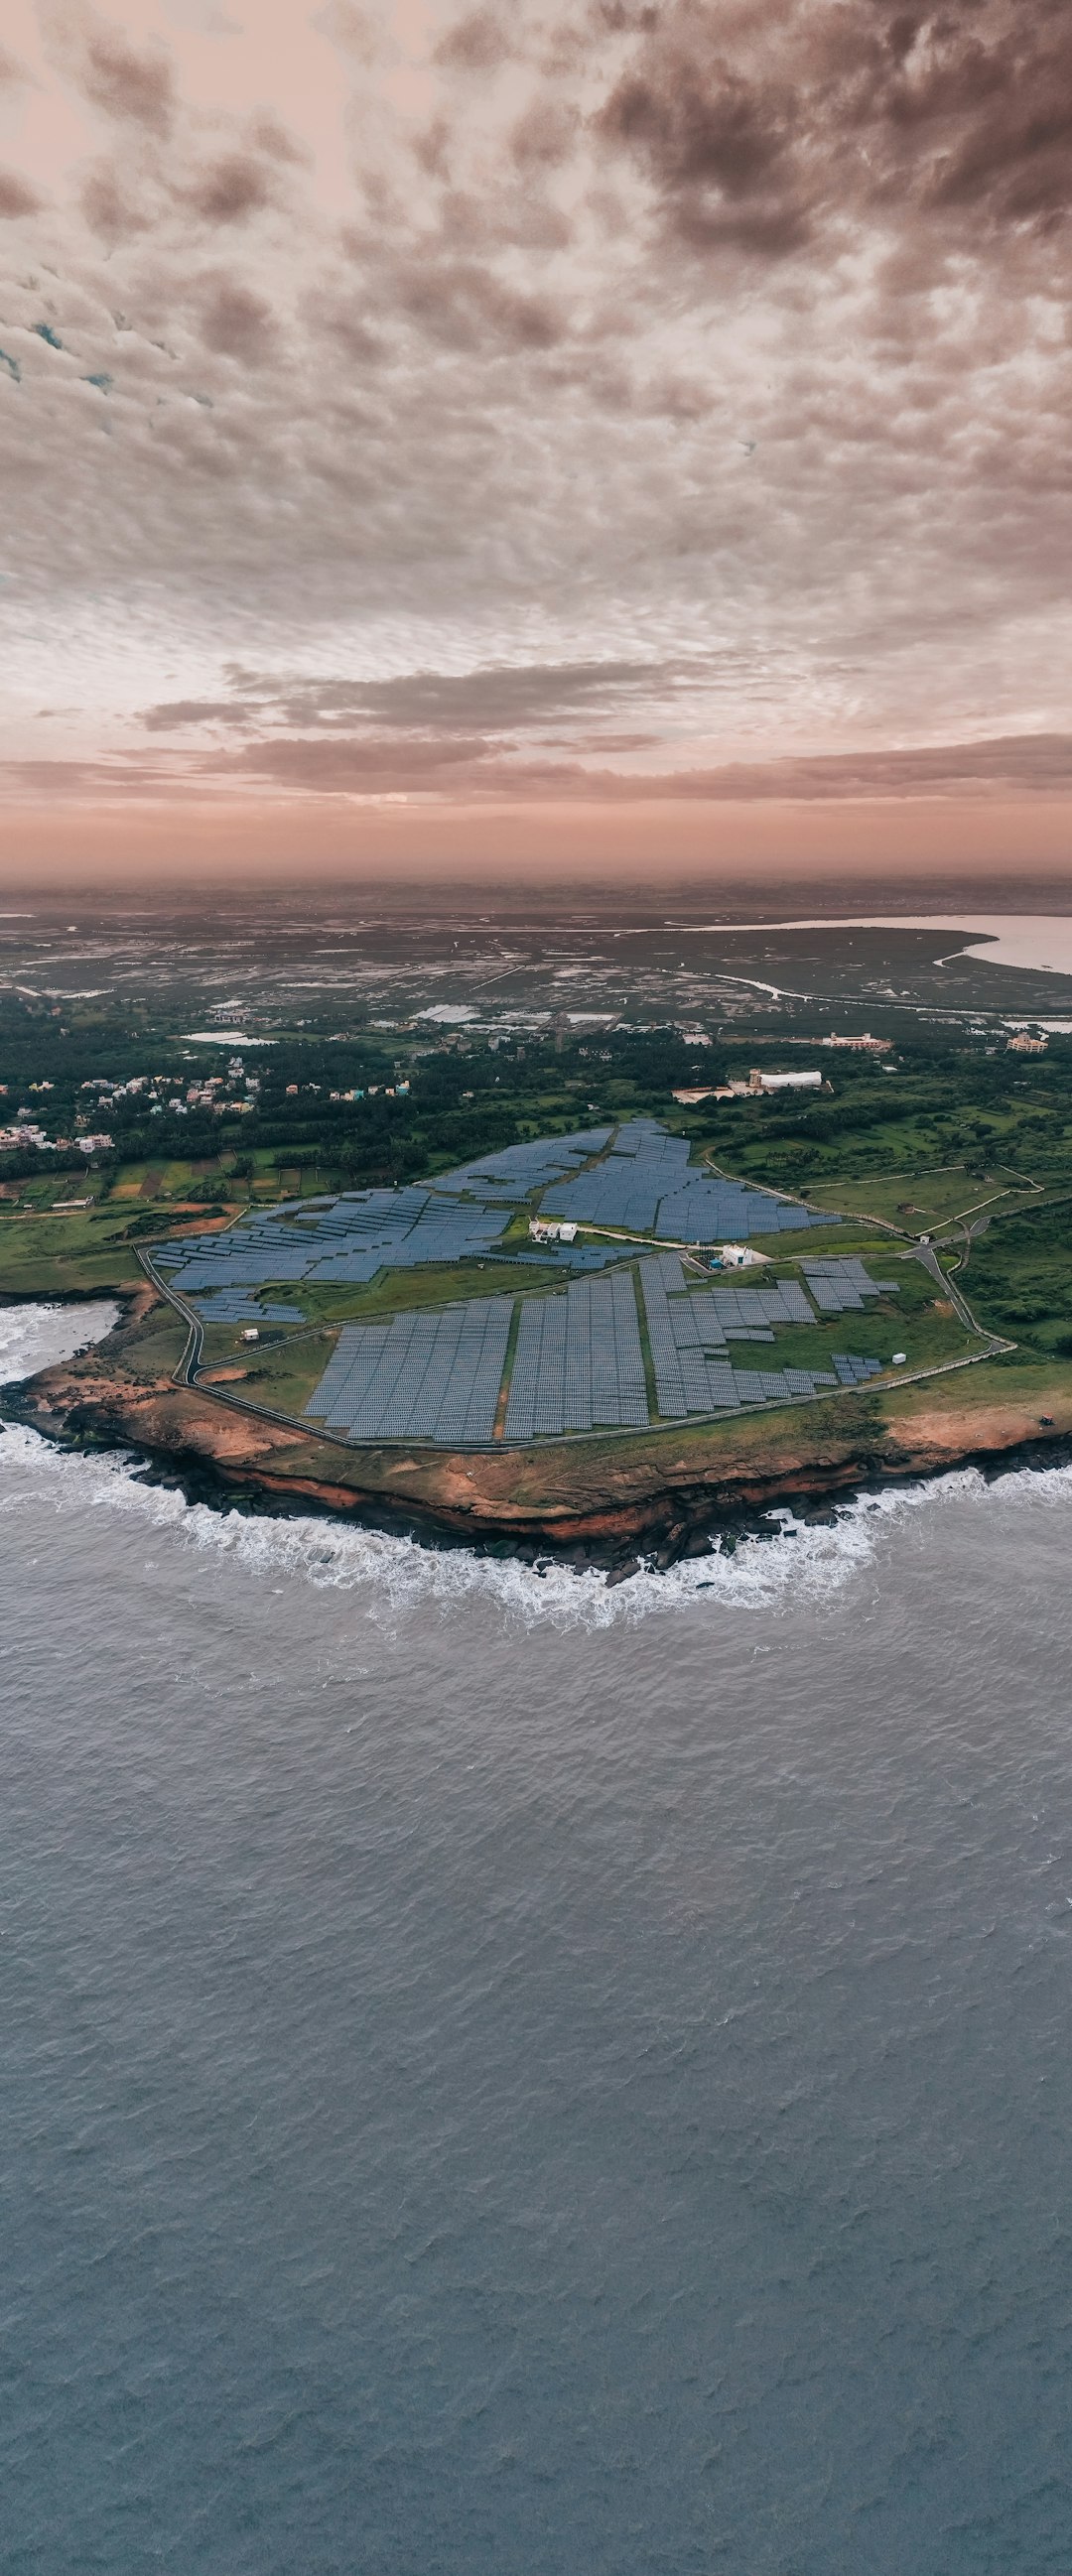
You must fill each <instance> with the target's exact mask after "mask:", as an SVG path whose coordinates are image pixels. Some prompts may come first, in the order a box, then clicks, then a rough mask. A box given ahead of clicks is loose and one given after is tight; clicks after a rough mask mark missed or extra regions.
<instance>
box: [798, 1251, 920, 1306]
mask: <svg viewBox="0 0 1072 2576" xmlns="http://www.w3.org/2000/svg"><path fill="white" fill-rule="evenodd" d="M800 1266H801V1269H802V1270H803V1272H804V1276H805V1278H806V1280H807V1283H808V1286H809V1288H810V1290H811V1293H812V1296H813V1297H814V1299H815V1303H816V1305H817V1306H818V1308H819V1312H820V1314H822V1315H845V1314H862V1313H863V1311H864V1298H865V1297H881V1296H883V1295H885V1296H890V1297H896V1295H897V1293H898V1282H897V1280H896V1279H869V1278H868V1275H867V1272H866V1270H865V1269H864V1265H863V1262H862V1261H860V1260H858V1259H857V1258H855V1256H854V1257H852V1258H851V1259H850V1258H846V1259H844V1260H841V1261H802V1262H801V1265H800Z"/></svg>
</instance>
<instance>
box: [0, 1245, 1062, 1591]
mask: <svg viewBox="0 0 1072 2576" xmlns="http://www.w3.org/2000/svg"><path fill="white" fill-rule="evenodd" d="M123 1303H124V1309H125V1311H124V1312H123V1314H122V1317H121V1320H120V1322H119V1323H118V1324H117V1326H116V1327H115V1328H114V1330H113V1331H112V1332H111V1333H110V1334H109V1335H108V1336H107V1337H106V1339H105V1340H104V1341H102V1342H100V1343H98V1344H97V1345H95V1347H94V1348H92V1349H91V1350H89V1351H87V1352H86V1353H84V1354H83V1355H81V1356H80V1357H79V1358H76V1359H73V1360H69V1361H64V1362H61V1363H59V1364H58V1365H54V1366H52V1367H49V1368H46V1369H43V1370H41V1371H39V1372H38V1373H37V1375H36V1376H34V1377H31V1378H29V1379H27V1380H25V1381H23V1382H22V1383H19V1384H16V1385H13V1386H9V1387H7V1388H5V1389H4V1390H3V1391H2V1394H0V1413H2V1414H3V1415H4V1416H6V1418H7V1419H8V1420H11V1421H19V1422H22V1423H24V1424H26V1425H28V1426H29V1427H31V1428H33V1429H34V1430H36V1431H39V1432H41V1433H43V1434H44V1435H45V1436H46V1437H48V1438H49V1439H52V1440H55V1441H57V1442H59V1443H61V1444H62V1445H64V1446H66V1447H70V1448H74V1449H101V1448H107V1449H112V1450H115V1449H124V1450H127V1451H130V1452H132V1453H133V1454H135V1455H136V1456H137V1457H138V1458H139V1459H140V1460H141V1461H142V1462H143V1464H144V1470H145V1473H146V1474H147V1475H148V1476H149V1477H151V1478H152V1479H154V1480H155V1481H157V1482H160V1483H162V1484H167V1485H170V1486H172V1487H176V1488H178V1489H180V1490H181V1491H182V1492H183V1493H184V1494H185V1495H186V1496H187V1498H188V1499H190V1500H196V1501H199V1502H204V1503H208V1504H210V1505H211V1506H212V1507H214V1508H217V1509H230V1510H234V1509H238V1510H240V1511H245V1512H250V1513H268V1514H271V1515H273V1516H277V1517H279V1516H295V1515H299V1514H301V1515H308V1514H318V1513H320V1514H323V1515H324V1517H326V1518H331V1519H338V1518H342V1519H349V1520H354V1521H358V1522H360V1523H362V1524H364V1525H366V1526H368V1527H371V1528H376V1529H380V1530H390V1531H394V1532H396V1533H398V1534H404V1535H409V1536H412V1537H414V1538H416V1539H418V1540H420V1541H421V1542H422V1543H424V1544H427V1545H432V1546H436V1547H454V1546H457V1547H464V1548H467V1549H469V1550H475V1551H476V1552H478V1553H480V1554H483V1555H489V1556H500V1557H504V1556H512V1557H519V1558H522V1559H523V1560H525V1561H526V1562H529V1563H538V1562H539V1561H540V1560H541V1559H547V1560H554V1561H556V1562H559V1563H566V1564H572V1565H574V1566H577V1567H584V1568H590V1569H598V1570H601V1571H603V1572H604V1573H605V1574H606V1575H607V1577H608V1579H610V1580H611V1581H621V1580H623V1579H624V1578H625V1577H626V1576H628V1575H629V1574H630V1573H632V1572H633V1571H634V1570H635V1569H636V1568H637V1566H638V1565H639V1564H640V1563H641V1562H643V1563H645V1564H648V1565H651V1564H654V1565H656V1566H658V1567H668V1566H670V1565H672V1564H675V1563H676V1562H678V1561H679V1560H680V1559H682V1558H684V1557H688V1556H696V1555H703V1554H705V1553H706V1552H707V1550H708V1549H709V1547H710V1545H711V1543H712V1541H713V1540H716V1539H718V1540H721V1542H722V1544H723V1545H730V1546H732V1545H733V1544H734V1543H735V1542H736V1541H737V1540H738V1539H740V1538H743V1537H746V1536H748V1537H752V1536H760V1535H764V1536H769V1535H770V1534H771V1531H772V1522H771V1515H772V1514H773V1513H776V1512H778V1511H779V1510H782V1509H789V1510H791V1511H792V1513H793V1514H794V1516H795V1517H797V1518H799V1519H801V1520H804V1521H809V1520H810V1521H814V1520H817V1519H829V1518H830V1516H831V1513H832V1512H833V1511H835V1510H836V1509H837V1507H838V1506H839V1505H840V1504H844V1503H845V1502H846V1501H848V1500H849V1499H851V1498H853V1497H856V1496H859V1495H866V1494H868V1493H879V1492H883V1491H887V1490H889V1488H890V1486H891V1485H893V1484H895V1483H904V1482H908V1481H917V1480H918V1479H920V1478H921V1477H926V1476H934V1475H940V1474H942V1473H948V1472H951V1471H954V1470H956V1469H958V1468H963V1467H975V1468H978V1469H979V1470H981V1472H982V1473H984V1474H985V1475H998V1474H1001V1473H1004V1472H1007V1471H1008V1470H1009V1469H1011V1468H1014V1467H1023V1466H1027V1467H1038V1466H1056V1465H1063V1464H1066V1463H1068V1462H1069V1461H1070V1460H1072V1371H1070V1370H1067V1369H1063V1370H1061V1371H1060V1372H1058V1373H1056V1374H1055V1375H1053V1376H1052V1378H1051V1377H1047V1376H1045V1375H1044V1373H1043V1372H1041V1371H1035V1372H1034V1373H1031V1372H1025V1371H1024V1370H1022V1369H1021V1370H1019V1371H1017V1372H1014V1373H1009V1372H1008V1371H1004V1372H991V1371H988V1372H987V1377H988V1379H989V1383H987V1384H982V1383H980V1382H979V1381H980V1380H981V1379H982V1377H983V1372H981V1371H980V1372H978V1373H977V1372H975V1371H972V1372H970V1373H967V1372H966V1373H962V1377H961V1379H959V1380H958V1379H955V1378H948V1379H945V1380H943V1381H939V1382H938V1387H940V1389H941V1392H939V1391H938V1388H936V1385H935V1382H934V1381H932V1382H931V1384H930V1385H929V1386H918V1385H917V1386H916V1387H914V1388H912V1389H905V1390H903V1391H901V1390H898V1391H896V1392H893V1393H891V1394H890V1396H888V1397H887V1398H885V1399H884V1398H883V1397H881V1396H875V1395H871V1394H867V1395H864V1394H862V1393H861V1394H856V1395H851V1396H845V1397H843V1398H841V1399H839V1400H836V1401H834V1402H830V1403H820V1404H817V1405H815V1406H809V1407H807V1408H799V1409H798V1408H794V1409H793V1411H792V1412H791V1413H788V1414H787V1413H784V1412H783V1413H780V1414H772V1415H768V1416H766V1417H762V1418H757V1417H752V1418H743V1417H737V1418H735V1420H734V1422H733V1423H732V1424H729V1423H727V1424H716V1425H706V1426H703V1427H702V1428H701V1429H689V1430H686V1431H682V1430H680V1429H676V1428H675V1429H667V1430H664V1431H660V1432H653V1433H649V1434H647V1435H642V1436H638V1438H637V1439H636V1440H635V1441H629V1442H627V1443H621V1442H619V1443H616V1444H611V1443H609V1442H603V1443H599V1442H592V1443H575V1444H569V1445H568V1446H567V1445H565V1444H548V1445H547V1446H546V1447H544V1448H541V1449H536V1450H531V1451H525V1452H518V1451H504V1452H503V1453H501V1454H499V1455H493V1454H490V1453H489V1452H487V1451H482V1452H460V1453H458V1454H457V1455H455V1454H450V1453H429V1452H416V1451H407V1450H401V1451H400V1450H399V1449H398V1448H395V1449H388V1448H380V1449H376V1448H370V1449H367V1450H354V1449H349V1448H346V1447H344V1446H343V1444H332V1443H330V1442H328V1441H326V1440H324V1439H322V1438H320V1437H318V1436H316V1435H314V1434H309V1435H305V1434H303V1433H301V1432H300V1431H298V1430H296V1428H295V1426H294V1425H291V1424H286V1423H283V1422H281V1421H278V1420H271V1419H269V1418H267V1417H265V1416H263V1415H258V1414H256V1413H255V1412H253V1411H252V1410H246V1409H244V1408H243V1407H242V1405H241V1403H240V1402H236V1401H235V1400H234V1398H233V1397H231V1398H230V1399H229V1400H224V1399H223V1397H222V1396H215V1395H214V1394H213V1392H212V1390H211V1389H205V1388H203V1387H200V1386H198V1387H192V1388H188V1387H180V1386H176V1385H175V1384H174V1382H173V1380H172V1378H171V1376H170V1374H166V1373H163V1372H162V1371H161V1370H160V1368H159V1367H158V1366H157V1367H153V1366H151V1365H149V1366H147V1365H146V1353H145V1350H144V1347H143V1340H144V1336H143V1328H144V1326H145V1325H146V1322H147V1319H148V1318H150V1316H152V1314H153V1310H154V1309H155V1310H156V1318H157V1322H159V1302H158V1300H157V1297H156V1294H155V1291H153V1290H152V1289H151V1288H150V1287H149V1285H148V1283H146V1286H145V1287H144V1289H139V1290H137V1291H136V1292H134V1293H133V1294H132V1295H130V1296H129V1297H128V1298H126V1299H125V1300H124V1301H123ZM966 1375H970V1377H971V1378H972V1379H973V1380H975V1381H976V1383H975V1384H974V1385H971V1386H967V1387H966V1386H965V1385H964V1383H963V1377H964V1376H966ZM1014 1378H1015V1381H1016V1382H1015V1383H1013V1379H1014ZM1025 1378H1030V1384H1022V1383H1021V1382H1020V1381H1022V1380H1024V1379H1025ZM1043 1413H1045V1414H1048V1415H1050V1416H1051V1417H1052V1419H1051V1421H1050V1422H1049V1423H1048V1424H1047V1425H1046V1427H1045V1429H1044V1428H1043V1427H1042V1425H1041V1423H1040V1418H1039V1417H1040V1415H1041V1414H1043ZM775 1526H777V1524H775Z"/></svg>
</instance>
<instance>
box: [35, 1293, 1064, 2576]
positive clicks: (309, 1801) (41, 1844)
mask: <svg viewBox="0 0 1072 2576" xmlns="http://www.w3.org/2000/svg"><path fill="white" fill-rule="evenodd" d="M106 1320H107V1319H106V1317H104V1316H96V1317H92V1316H89V1315H88V1314H87V1313H86V1310H82V1311H81V1312H79V1311H77V1310H76V1311H75V1312H74V1314H73V1315H72V1314H71V1313H68V1314H57V1313H56V1312H55V1311H53V1312H52V1313H48V1312H43V1313H41V1312H37V1313H35V1312H34V1311H33V1310H29V1309H22V1310H19V1311H17V1312H15V1313H11V1312H9V1313H7V1314H5V1315H0V1338H2V1339H3V1341H4V1342H5V1343H6V1356H3V1355H0V1370H3V1372H5V1373H6V1374H7V1375H9V1376H12V1375H17V1374H21V1373H22V1372H23V1371H24V1369H25V1368H26V1366H27V1365H29V1364H32V1362H37V1363H38V1364H39V1363H40V1361H41V1360H42V1359H43V1358H44V1357H45V1356H46V1355H47V1354H48V1353H49V1352H54V1353H55V1354H56V1355H57V1356H58V1355H59V1353H60V1352H61V1351H63V1350H65V1349H67V1350H69V1349H70V1348H71V1347H73V1345H74V1344H75V1343H76V1342H77V1341H78V1340H79V1339H81V1338H83V1337H85V1336H86V1335H87V1334H88V1333H89V1332H90V1331H91V1330H94V1329H98V1330H99V1329H101V1328H102V1327H103V1324H104V1322H105V1321H106ZM1070 1537H1072V1474H1070V1473H1069V1471H1066V1470H1063V1469H1055V1470H1052V1471H1047V1472H1045V1473H1041V1474H1028V1473H1013V1474H1010V1475H1008V1476H1006V1477H1003V1478H1001V1479H999V1480H997V1481H996V1482H994V1483H991V1484H989V1485H987V1484H985V1483H984V1482H983V1481H982V1480H981V1479H980V1478H979V1477H978V1476H976V1475H974V1474H963V1475H957V1476H952V1477H950V1478H948V1479H946V1480H944V1481H942V1482H940V1483H936V1484H934V1485H932V1486H917V1487H914V1488H910V1489H907V1490H905V1491H903V1492H901V1493H899V1494H896V1495H884V1496H883V1497H882V1498H881V1501H880V1502H878V1503H875V1502H873V1501H867V1500H864V1501H861V1502H858V1503H854V1504H851V1505H848V1506H847V1507H846V1508H845V1509H843V1510H841V1511H839V1512H838V1513H837V1514H836V1515H835V1516H834V1518H833V1519H832V1521H831V1523H830V1525H829V1526H824V1527H819V1528H813V1527H807V1528H802V1527H798V1526H797V1525H796V1524H794V1523H793V1522H792V1521H791V1520H790V1519H789V1518H788V1517H783V1519H782V1520H781V1522H780V1523H779V1524H772V1536H771V1537H770V1539H768V1540H765V1541H761V1540H757V1541H750V1542H748V1543H746V1544H744V1545H742V1546H740V1547H739V1548H738V1549H737V1550H736V1551H735V1552H734V1553H732V1554H724V1553H719V1552H713V1553H712V1555H711V1557H710V1559H708V1560H698V1561H693V1562H690V1563H689V1564H687V1565H686V1566H683V1567H681V1568H678V1569H677V1570H676V1571H673V1572H671V1573H668V1574H655V1573H651V1574H642V1575H641V1576H639V1577H638V1578H637V1579H635V1580H634V1581H632V1582H629V1583H624V1584H622V1585H620V1586H618V1587H616V1588H613V1589H611V1590H610V1591H608V1590H606V1589H605V1587H604V1585H603V1583H602V1580H601V1578H600V1577H598V1576H594V1575H580V1574H576V1573H573V1572H567V1571H565V1570H556V1569H552V1570H549V1571H548V1572H547V1573H546V1574H544V1575H541V1574H540V1573H539V1572H537V1571H535V1570H533V1569H532V1568H528V1567H524V1566H520V1565H513V1564H499V1563H490V1562H480V1561H477V1560H475V1559H472V1558H470V1557H468V1556H467V1555H465V1554H464V1553H462V1552H460V1551H457V1550H452V1551H450V1552H449V1553H443V1554H436V1553H434V1552H430V1551H428V1550H425V1549H422V1548H421V1547H419V1546H418V1545H416V1544H414V1543H411V1542H410V1541H409V1540H407V1539H405V1538H401V1537H399V1538H395V1537H389V1536H384V1535H381V1534H376V1533H362V1532H358V1531H354V1530H351V1529H346V1528H343V1527H341V1526H339V1527H336V1526H334V1525H332V1524H330V1523H326V1522H324V1521H314V1520H308V1521H305V1520H302V1521H290V1522H282V1521H280V1522H273V1521H269V1520H265V1519H244V1518H242V1517H241V1516H240V1515H239V1514H237V1513H235V1512H230V1511H227V1512H213V1511H211V1510H209V1509H207V1508H206V1507H204V1506H203V1505H190V1504H188V1503H187V1502H185V1501H184V1500H183V1498H182V1497H181V1496H180V1495H178V1494H175V1493H172V1492H168V1491H165V1490H162V1489H160V1488H156V1487H153V1486H152V1485H150V1484H148V1483H147V1482H146V1481H145V1478H144V1476H143V1475H142V1474H141V1473H140V1472H139V1470H138V1468H137V1466H136V1465H135V1464H132V1463H131V1462H130V1461H129V1460H123V1459H121V1458H108V1457H95V1458H90V1457H87V1458H81V1457H77V1456H70V1457H68V1456H64V1455H63V1454H61V1453H60V1452H58V1451H56V1450H54V1449H52V1448H50V1447H49V1446H48V1445H47V1444H46V1443H44V1442H42V1441H41V1440H40V1439H39V1438H38V1437H37V1436H36V1435H35V1434H33V1433H31V1432H28V1431H25V1430H23V1429H18V1428H11V1429H6V1430H0V1550H2V1553H0V1569H2V1572H0V1580H2V1585H3V1616H2V1627H0V1657H2V1662H0V1677H2V1720H0V1758H2V1784H3V1794H2V1799H0V1980H2V2012H3V2033H4V2049H3V2123H2V2145H0V2164H2V2173H3V2202H4V2231H3V2246H4V2263H3V2297H2V2307H0V2318H2V2322H0V2370H2V2375H3V2397H4V2402H3V2406H2V2408H0V2497H2V2502H0V2566H2V2567H3V2569H4V2571H5V2576H82V2571H86V2576H89V2571H93V2576H143V2571H146V2576H147V2571H150V2570H152V2571H158V2570H169V2569H173V2570H175V2571H177V2576H178V2571H181V2576H202V2571H204V2576H329V2571H330V2576H581V2572H582V2571H583V2576H710V2571H717V2570H725V2571H729V2576H990V2571H1000V2576H1013V2571H1015V2576H1043V2571H1050V2570H1052V2571H1054V2576H1058V2571H1060V2576H1067V2570H1068V2567H1069V2565H1070V2563H1072V2493H1070V2480H1069V2465H1068V2464H1069V2413H1070V2398H1069V2391H1070V2388H1072V2239H1070V2208H1069V2200H1070V2193H1069V2138H1070V2135H1072V2048H1070V2046H1069V2027H1070V2016H1072V1712H1070V1694H1069V1672H1070V1655H1069V1648H1070V1644H1072V1587H1070V1583H1069V1542H1070Z"/></svg>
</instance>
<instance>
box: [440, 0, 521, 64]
mask: <svg viewBox="0 0 1072 2576" xmlns="http://www.w3.org/2000/svg"><path fill="white" fill-rule="evenodd" d="M512 50H513V48H512V45H511V41H510V38H509V36H508V34H507V31H506V27H505V25H504V23H503V20H502V18H501V17H500V16H499V14H498V11H497V10H495V9H474V10H472V12H471V13H470V14H469V15H467V16H466V17H464V18H462V19H460V20H459V22H458V24H457V26H455V27H452V28H450V30H449V31H448V33H447V34H446V35H445V36H444V37H443V39H442V42H441V43H440V44H439V45H437V47H436V56H435V58H436V61H437V63H441V64H442V65H443V66H444V67H445V68H446V69H447V70H450V71H463V72H488V71H497V70H498V68H499V65H500V63H504V62H506V60H507V59H508V57H509V55H510V53H511V52H512Z"/></svg>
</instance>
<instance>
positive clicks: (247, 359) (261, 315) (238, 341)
mask: <svg viewBox="0 0 1072 2576" xmlns="http://www.w3.org/2000/svg"><path fill="white" fill-rule="evenodd" d="M201 337H202V339H203V341H204V343H205V347H206V349H213V350H215V351H216V353H217V354H218V355H219V356H220V357H225V358H239V359H241V360H242V361H243V362H244V363H245V364H246V365H247V366H252V365H256V364H257V363H258V362H259V361H260V360H262V359H264V358H266V357H267V356H268V355H269V353H270V350H271V346H272V341H273V337H274V323H273V315H272V309H271V306H270V305H269V304H267V303H266V302H265V300H264V298H263V296H260V295H255V294H254V293H253V292H252V290H251V288H250V287H248V286H242V285H239V284H238V283H237V282H236V281H235V280H233V279H230V278H220V279H219V280H217V281H213V282H212V284H211V286H210V288H209V291H208V293H207V295H206V298H205V301H204V303H203V304H202V307H201Z"/></svg>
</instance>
